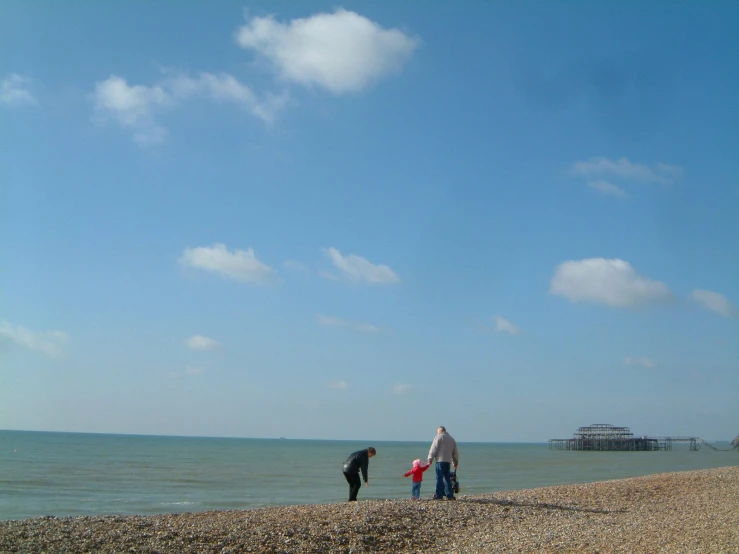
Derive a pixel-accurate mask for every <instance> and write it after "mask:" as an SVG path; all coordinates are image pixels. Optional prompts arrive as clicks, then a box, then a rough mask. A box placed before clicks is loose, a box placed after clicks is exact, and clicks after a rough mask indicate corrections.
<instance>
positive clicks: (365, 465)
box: [362, 454, 369, 483]
mask: <svg viewBox="0 0 739 554" xmlns="http://www.w3.org/2000/svg"><path fill="white" fill-rule="evenodd" d="M368 470H369V454H365V455H364V456H362V477H363V478H364V482H365V483H366V482H367V471H368Z"/></svg>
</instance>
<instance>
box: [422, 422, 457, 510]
mask: <svg viewBox="0 0 739 554" xmlns="http://www.w3.org/2000/svg"><path fill="white" fill-rule="evenodd" d="M434 458H436V494H434V500H441V499H442V498H444V493H446V497H447V499H448V500H456V498H454V490H453V489H452V482H451V479H450V478H449V472H450V471H451V468H450V466H451V465H454V469H455V471H456V469H457V466H458V465H459V452H458V451H457V441H455V440H454V437H452V436H451V435H450V434H449V433H447V432H446V428H444V427H442V426H439V428H438V429H437V430H436V436H435V437H434V441H433V442H432V443H431V449H430V450H429V456H428V462H429V463H431V462H432V461H433V460H434Z"/></svg>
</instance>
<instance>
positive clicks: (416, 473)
mask: <svg viewBox="0 0 739 554" xmlns="http://www.w3.org/2000/svg"><path fill="white" fill-rule="evenodd" d="M430 467H431V464H426V465H420V466H416V467H414V468H413V469H411V470H410V471H409V472H408V473H406V474H405V475H404V477H408V476H410V475H413V482H414V483H420V482H421V481H423V472H424V471H426V470H427V469H428V468H430Z"/></svg>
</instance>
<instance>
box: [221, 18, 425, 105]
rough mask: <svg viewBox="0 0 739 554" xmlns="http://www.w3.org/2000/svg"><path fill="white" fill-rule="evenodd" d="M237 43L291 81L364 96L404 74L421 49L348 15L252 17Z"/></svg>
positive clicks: (397, 32) (398, 33)
mask: <svg viewBox="0 0 739 554" xmlns="http://www.w3.org/2000/svg"><path fill="white" fill-rule="evenodd" d="M236 41H237V42H238V44H239V45H240V46H242V47H243V48H247V49H250V50H252V51H254V52H256V53H257V54H258V55H259V56H261V57H262V58H263V59H264V60H266V61H267V62H268V63H269V64H270V66H271V67H272V68H273V69H274V70H275V71H276V72H277V73H278V74H279V75H280V76H281V77H282V78H283V79H285V80H286V81H292V82H295V83H299V84H301V85H305V86H313V85H315V86H319V87H321V88H324V89H326V90H328V91H330V92H332V93H334V94H342V93H348V92H358V91H361V90H363V89H364V88H365V87H367V86H368V85H369V84H371V83H373V82H375V81H377V80H379V79H381V78H382V77H384V76H386V75H388V74H390V73H393V72H396V71H398V70H400V69H401V68H402V67H403V65H404V64H405V62H406V61H407V60H408V58H410V56H411V54H413V51H414V50H415V49H416V47H417V46H418V41H417V40H416V39H414V38H412V37H410V36H408V35H407V34H405V33H404V32H403V31H401V30H399V29H383V28H382V27H381V26H380V25H378V24H377V23H375V22H374V21H371V20H370V19H367V18H366V17H364V16H361V15H359V14H357V13H354V12H351V11H347V10H343V9H339V10H336V11H335V12H334V13H320V14H316V15H314V16H311V17H307V18H303V19H293V20H292V21H289V22H287V23H281V22H279V21H277V20H275V18H274V17H253V18H251V19H250V20H249V21H248V22H247V23H246V25H244V26H242V27H241V28H240V29H239V30H238V31H237V33H236Z"/></svg>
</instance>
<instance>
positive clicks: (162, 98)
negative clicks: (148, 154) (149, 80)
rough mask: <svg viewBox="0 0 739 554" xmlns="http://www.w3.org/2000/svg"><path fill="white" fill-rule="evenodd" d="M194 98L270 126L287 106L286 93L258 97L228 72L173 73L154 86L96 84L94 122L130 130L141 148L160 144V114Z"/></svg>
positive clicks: (111, 80) (118, 80)
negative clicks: (224, 105) (242, 112)
mask: <svg viewBox="0 0 739 554" xmlns="http://www.w3.org/2000/svg"><path fill="white" fill-rule="evenodd" d="M170 73H171V72H170ZM193 98H202V99H206V100H210V101H213V102H219V103H229V104H233V105H236V106H238V107H240V108H243V109H244V110H246V111H247V112H250V113H251V114H252V115H254V116H255V117H257V118H259V119H261V120H262V121H264V122H265V123H267V124H271V123H272V122H273V121H274V118H275V115H276V114H277V113H278V112H279V111H280V110H281V109H282V108H283V107H284V106H285V104H286V103H287V96H286V95H285V94H283V95H274V94H267V95H265V96H264V97H263V98H259V97H258V96H257V95H256V94H255V93H254V92H253V91H252V89H251V88H249V87H248V86H247V85H245V84H243V83H241V82H240V81H239V80H238V79H236V78H235V77H234V76H233V75H229V74H227V73H219V74H214V73H201V74H199V75H198V76H196V77H192V76H190V75H187V74H184V73H181V74H170V75H169V76H167V77H166V78H164V79H161V80H160V81H159V82H157V83H156V84H153V85H130V84H128V82H127V81H126V79H124V78H123V77H121V76H119V75H111V76H110V77H108V78H107V79H105V80H102V81H98V82H97V83H95V88H94V90H93V93H92V99H93V102H94V109H95V120H96V121H97V122H98V123H101V124H104V123H106V122H107V121H109V120H113V121H115V122H117V123H118V124H119V125H121V126H122V127H124V128H127V129H130V130H131V131H132V132H133V136H134V140H135V141H136V142H138V143H139V144H142V145H150V144H156V143H159V142H161V141H162V140H164V138H165V137H166V136H167V134H168V132H167V130H166V129H165V128H164V127H162V126H161V125H160V124H159V123H158V122H157V115H159V114H161V112H162V111H164V110H165V109H173V108H176V107H179V106H181V105H182V104H183V102H184V101H186V100H190V99H193Z"/></svg>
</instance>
